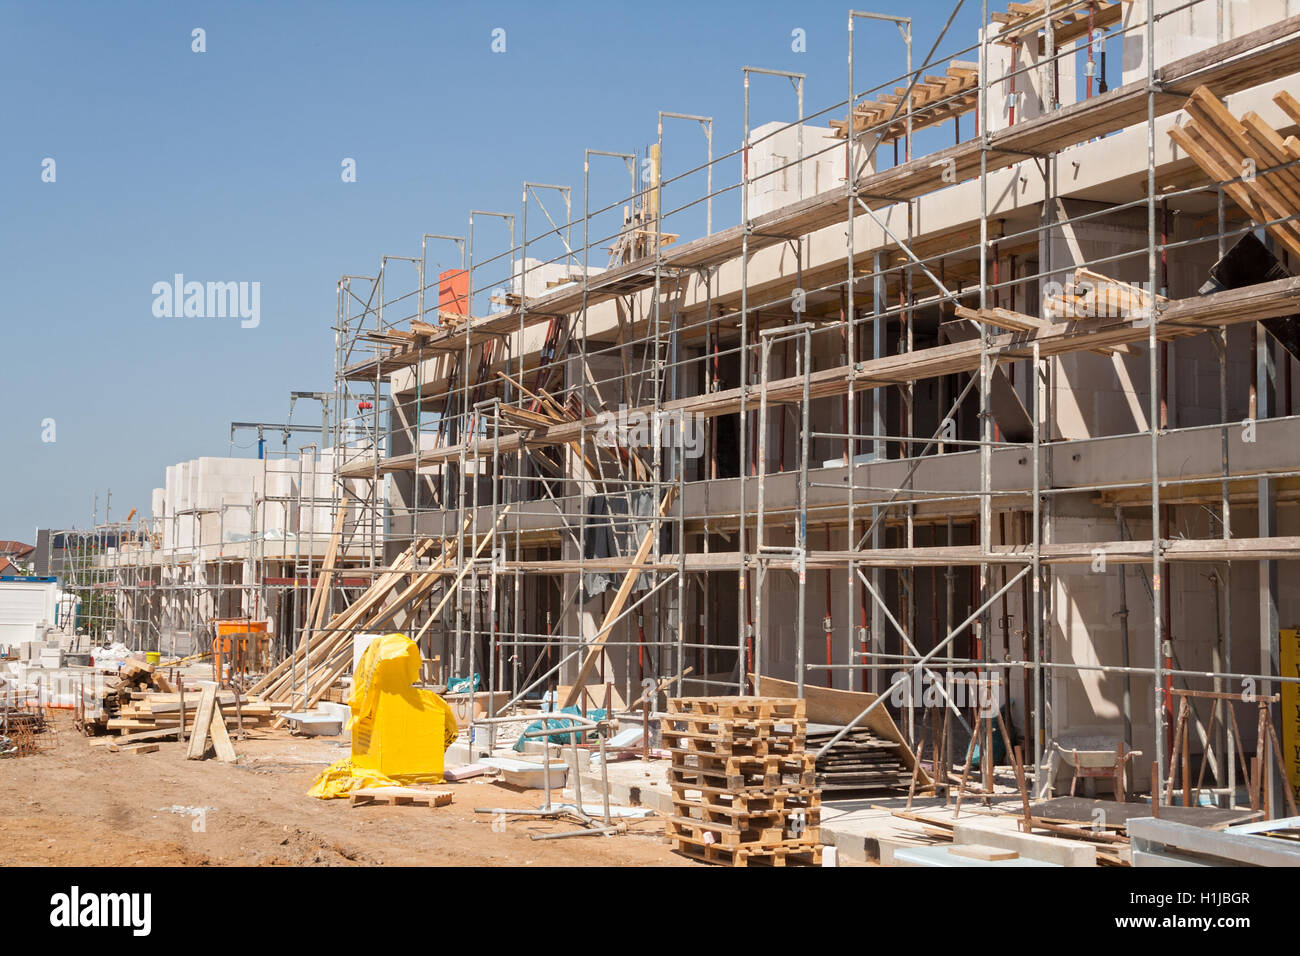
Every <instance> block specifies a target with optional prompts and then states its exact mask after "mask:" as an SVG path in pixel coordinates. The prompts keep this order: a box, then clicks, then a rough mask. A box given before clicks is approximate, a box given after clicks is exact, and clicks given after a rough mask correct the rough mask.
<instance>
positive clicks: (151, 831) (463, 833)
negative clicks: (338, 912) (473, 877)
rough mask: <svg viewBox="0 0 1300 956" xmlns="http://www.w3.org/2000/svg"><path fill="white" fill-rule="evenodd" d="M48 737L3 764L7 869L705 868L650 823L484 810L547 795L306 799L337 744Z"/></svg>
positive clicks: (68, 725)
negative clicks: (113, 743) (586, 829)
mask: <svg viewBox="0 0 1300 956" xmlns="http://www.w3.org/2000/svg"><path fill="white" fill-rule="evenodd" d="M39 739H40V741H41V743H42V745H43V746H44V747H45V750H44V751H43V752H42V753H39V754H35V755H33V756H30V757H24V758H21V759H6V760H0V866H72V865H81V866H133V865H147V866H366V865H382V864H389V865H408V866H409V865H426V864H428V865H440V866H448V865H450V866H695V865H698V864H696V863H694V861H692V860H689V859H687V858H685V857H682V856H679V855H677V854H675V853H673V852H672V849H671V848H670V847H669V846H668V844H667V843H666V842H665V840H664V837H663V824H662V822H661V821H659V820H655V819H653V818H651V819H649V820H644V821H633V822H631V824H630V828H631V829H632V830H633V831H634V832H629V833H628V834H624V835H619V836H613V837H604V836H593V837H577V838H572V839H562V840H537V841H535V840H532V839H530V838H529V835H530V834H533V833H546V832H557V831H562V830H574V829H577V825H576V824H574V823H572V822H566V821H559V822H550V821H539V820H536V819H530V818H528V817H524V816H518V815H509V816H507V817H505V819H504V820H501V819H500V818H497V819H496V820H495V823H494V817H493V815H491V814H479V813H475V812H474V808H476V807H501V808H511V809H513V808H527V807H536V806H539V805H540V804H541V803H542V802H543V799H542V793H541V791H538V790H530V791H520V790H514V789H511V788H508V787H505V786H503V785H500V784H492V783H483V782H477V783H476V782H473V781H466V782H464V783H459V784H446V785H445V787H446V788H447V789H450V790H452V791H454V793H455V798H454V800H453V802H452V804H451V805H450V806H445V807H436V808H428V807H414V806H404V807H389V806H375V805H370V806H359V807H356V808H355V809H354V808H352V807H351V806H350V802H349V801H347V800H317V799H315V798H312V797H309V796H307V788H308V787H309V786H311V783H312V781H313V780H314V779H315V778H316V776H317V774H318V773H319V772H320V770H321V769H322V768H324V767H325V766H326V765H327V764H329V763H331V762H333V761H334V760H337V759H339V758H340V757H344V756H347V743H346V741H345V740H339V739H336V738H295V737H291V736H289V735H288V733H287V732H285V731H260V732H257V733H256V736H253V735H250V737H249V739H247V740H244V741H236V742H235V749H236V751H237V753H238V754H239V755H240V758H239V760H238V762H237V763H235V764H225V763H221V762H219V761H217V760H216V759H215V758H212V757H209V758H208V759H207V760H203V761H195V760H186V759H185V753H184V749H183V748H182V747H181V745H180V744H179V743H177V742H174V741H173V742H169V743H163V744H162V745H161V746H160V749H159V750H158V751H157V752H156V753H151V754H142V755H139V756H134V755H130V754H121V753H116V754H115V753H109V752H108V751H107V750H106V749H105V748H103V747H92V746H91V745H90V743H89V741H88V740H87V738H84V737H82V736H81V735H80V734H79V733H77V731H76V730H75V729H74V728H73V726H72V722H71V718H70V716H68V715H63V714H60V715H58V716H57V717H56V719H55V721H54V731H53V733H52V734H42V735H41V736H40V738H39ZM555 799H556V800H560V799H561V794H560V792H559V791H556V792H555Z"/></svg>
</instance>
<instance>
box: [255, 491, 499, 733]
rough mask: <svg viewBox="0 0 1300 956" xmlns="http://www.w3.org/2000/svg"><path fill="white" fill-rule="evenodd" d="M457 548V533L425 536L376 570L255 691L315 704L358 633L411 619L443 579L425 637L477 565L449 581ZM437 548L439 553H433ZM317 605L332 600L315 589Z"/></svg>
mask: <svg viewBox="0 0 1300 956" xmlns="http://www.w3.org/2000/svg"><path fill="white" fill-rule="evenodd" d="M509 512H510V506H509V505H507V506H505V507H504V508H502V509H501V510H500V511H499V512H498V513H497V517H496V523H497V524H499V523H500V522H501V520H502V519H503V518H504V517H505V516H506V515H507V514H508V513H509ZM473 521H474V516H473V515H470V516H469V517H467V518H466V519H465V524H464V526H463V528H462V529H461V530H462V533H468V532H469V531H470V527H471V525H472V524H473ZM493 532H494V528H488V529H487V530H486V531H485V532H484V533H483V534H482V535H480V537H479V540H478V543H477V544H476V545H475V546H474V549H473V551H472V553H471V555H470V557H471V558H477V557H479V555H480V554H482V552H483V549H484V548H485V547H486V546H487V545H488V543H489V542H490V541H491V540H492V537H493ZM467 541H468V542H471V543H472V542H473V538H472V537H469V538H468V539H467ZM457 548H458V542H457V539H456V538H454V537H453V538H445V539H437V538H421V539H418V540H417V541H415V542H413V543H412V544H411V545H410V546H409V547H408V548H407V549H406V550H405V551H403V552H402V553H401V554H400V555H398V557H397V559H396V560H394V561H393V563H392V564H391V565H390V566H389V567H388V568H387V569H386V570H385V571H383V572H382V573H380V574H378V575H376V576H375V578H374V580H373V581H372V582H371V585H370V587H369V588H367V589H366V592H365V593H364V594H362V595H361V597H359V598H358V599H357V600H356V601H355V602H354V603H353V604H352V605H351V607H349V608H347V610H344V611H341V612H339V613H338V614H335V615H334V616H333V617H331V618H329V621H328V623H327V624H325V625H324V626H323V627H317V628H315V629H313V630H312V631H311V632H310V634H309V638H308V639H307V640H301V641H299V642H298V645H297V647H295V648H294V652H293V654H292V655H290V656H289V657H287V658H285V660H283V661H281V662H280V663H279V664H278V665H276V666H275V667H274V668H272V669H271V670H270V672H268V673H267V675H266V676H265V677H263V678H262V679H261V680H260V681H258V682H257V683H256V684H254V685H253V686H252V687H250V688H249V693H250V694H256V695H258V697H259V698H260V700H262V701H268V702H272V703H284V702H290V701H292V703H293V705H294V706H295V707H298V708H300V709H302V710H308V709H310V708H312V707H315V706H316V705H317V704H318V703H319V702H320V701H321V700H323V699H324V698H325V696H326V695H327V694H330V693H331V690H332V689H333V688H334V686H335V684H336V683H337V682H338V681H339V679H340V678H342V677H343V675H344V674H346V673H347V670H348V668H349V667H351V665H352V638H353V635H355V634H359V633H369V632H380V631H383V630H385V629H387V628H390V627H391V626H395V622H397V621H398V619H399V617H400V618H401V619H402V620H403V621H406V620H409V619H411V618H412V617H413V615H414V613H415V611H416V609H417V608H418V607H419V605H420V603H421V602H423V601H424V600H425V599H426V598H428V597H429V595H430V594H431V593H432V592H433V590H434V588H435V587H436V586H437V585H438V583H439V582H444V583H445V585H446V586H445V588H444V594H443V597H442V600H441V601H440V602H439V603H438V605H437V606H436V607H435V608H434V610H433V612H432V613H431V614H430V615H429V617H428V618H427V619H426V621H425V623H424V626H423V627H422V628H421V629H420V631H419V633H418V634H416V635H415V636H414V639H415V640H419V639H420V637H422V636H423V635H424V633H425V632H426V631H427V630H428V628H429V626H430V625H431V624H432V623H433V622H434V621H435V620H437V619H438V617H439V616H440V615H441V613H442V611H443V609H444V608H445V607H446V606H447V604H448V602H449V601H450V600H451V597H452V595H453V594H455V592H456V590H457V589H458V588H459V587H460V585H461V583H462V582H463V580H464V579H465V576H466V575H467V574H469V572H470V570H471V568H472V567H473V565H472V563H471V561H466V562H464V566H463V567H462V568H461V570H460V571H459V572H458V573H456V574H455V576H454V577H452V578H451V580H450V581H449V582H448V581H446V578H448V577H450V576H451V575H452V571H451V568H452V567H453V566H454V564H455V557H456V552H457ZM435 549H437V550H436V556H434V557H430V554H431V553H433V552H434V551H435ZM317 587H318V589H320V588H325V587H328V581H327V580H326V578H325V575H322V576H321V579H320V581H319V582H318V585H317ZM312 608H313V609H314V613H315V614H316V615H317V620H321V619H322V618H323V615H324V613H325V610H326V609H327V608H328V604H327V602H326V601H325V600H324V598H323V597H322V598H319V599H318V598H317V597H316V596H315V595H313V600H312ZM283 723H284V718H283V717H276V719H275V721H274V723H273V725H272V726H276V727H279V726H282V725H283Z"/></svg>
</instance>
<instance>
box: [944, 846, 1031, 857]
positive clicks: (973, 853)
mask: <svg viewBox="0 0 1300 956" xmlns="http://www.w3.org/2000/svg"><path fill="white" fill-rule="evenodd" d="M948 852H949V853H951V854H952V855H953V856H962V857H966V858H968V859H971V860H1018V859H1019V858H1020V854H1019V853H1018V852H1016V851H1015V850H1004V849H1001V848H999V847H996V846H984V845H983V844H980V843H956V844H953V845H952V846H950V847H948Z"/></svg>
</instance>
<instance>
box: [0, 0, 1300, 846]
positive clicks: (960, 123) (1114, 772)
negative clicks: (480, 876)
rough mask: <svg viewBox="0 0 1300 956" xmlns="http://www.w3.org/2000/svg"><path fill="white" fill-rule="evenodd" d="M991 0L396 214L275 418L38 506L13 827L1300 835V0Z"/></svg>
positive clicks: (313, 838) (17, 686) (8, 700)
mask: <svg viewBox="0 0 1300 956" xmlns="http://www.w3.org/2000/svg"><path fill="white" fill-rule="evenodd" d="M981 2H982V6H981V7H980V20H979V22H981V23H983V24H984V28H983V29H982V30H979V31H977V32H976V33H975V35H969V34H967V33H965V32H963V31H961V30H959V29H957V28H955V27H953V24H954V22H956V20H957V18H958V13H959V11H963V14H964V15H969V14H970V10H969V7H970V5H971V0H965V3H964V4H963V2H957V3H956V4H955V6H954V8H953V10H952V15H951V16H950V17H948V19H947V22H946V23H944V22H936V23H926V24H924V29H922V24H921V23H920V22H919V21H918V22H917V23H916V24H913V22H912V20H911V19H908V18H906V17H902V16H895V15H892V14H885V13H871V12H863V11H846V20H845V26H846V29H845V32H844V34H843V37H842V41H843V51H844V54H845V55H846V56H847V64H848V84H847V87H846V88H845V89H844V90H843V91H842V94H841V96H842V98H841V99H839V100H838V101H837V102H834V103H830V104H825V105H822V104H813V103H805V101H804V83H805V80H806V75H805V74H803V73H795V72H787V71H781V70H772V69H766V68H762V67H759V66H750V65H743V64H735V67H736V74H737V75H736V77H735V82H736V94H737V95H736V100H737V103H738V104H740V103H742V102H743V123H744V126H743V129H744V134H743V137H742V138H741V140H740V142H739V143H724V142H722V141H720V140H719V141H718V142H715V140H714V135H713V124H714V117H710V116H703V115H696V114H692V113H684V112H668V111H661V112H660V113H659V115H658V122H657V126H649V127H648V128H647V131H646V138H645V143H646V145H641V146H629V147H620V146H619V144H610V143H596V144H593V145H592V146H589V144H587V143H582V142H578V141H574V142H573V143H572V146H573V148H574V150H575V153H576V151H578V150H582V151H583V153H582V168H581V174H582V181H581V182H577V181H576V179H575V182H574V184H572V185H556V184H547V183H538V182H531V181H525V182H524V183H523V184H522V190H521V203H520V205H519V206H518V207H517V208H514V209H507V210H483V209H471V208H467V209H466V210H465V219H464V220H463V221H461V222H458V223H445V222H441V223H440V222H434V223H430V224H429V228H430V229H431V230H437V231H436V232H428V233H423V234H422V235H418V236H411V237H409V239H410V242H409V245H408V246H407V247H406V248H405V249H403V250H402V252H403V253H404V254H402V255H395V254H384V253H382V252H381V251H380V250H376V251H375V256H374V259H373V261H371V262H369V263H358V264H357V266H356V268H357V272H356V273H355V274H346V275H342V276H338V277H332V276H331V277H328V278H326V279H325V280H324V281H336V283H337V285H336V300H337V310H336V312H335V314H334V315H332V316H322V317H320V321H319V324H318V331H317V333H316V334H318V335H319V336H321V337H325V336H327V335H329V336H332V342H333V347H334V352H335V361H334V367H333V370H332V387H329V386H327V387H328V389H329V390H328V391H313V392H307V391H301V392H299V391H295V392H290V394H289V407H288V410H287V415H286V416H284V417H283V421H278V422H234V423H232V426H231V444H232V448H233V445H234V442H235V439H236V437H237V436H239V435H243V436H251V435H254V434H255V435H256V441H257V453H256V457H252V456H246V457H237V456H234V455H233V454H228V455H225V456H222V455H220V454H215V455H213V456H212V457H201V458H197V459H193V460H190V461H185V462H180V463H176V464H172V465H170V466H167V465H166V463H165V462H163V461H159V462H158V463H157V464H158V467H159V470H160V472H161V470H162V469H163V468H164V467H165V475H164V476H163V477H162V480H161V482H160V484H159V487H157V489H156V490H155V491H154V493H153V498H152V501H151V502H148V506H147V507H145V506H144V503H136V502H129V503H128V504H134V505H137V507H138V508H139V510H133V511H131V512H130V513H129V514H127V516H126V517H125V518H124V519H121V520H116V521H114V520H110V517H111V514H112V511H111V510H110V508H111V503H110V502H109V501H108V500H105V502H104V511H103V515H102V516H101V515H100V514H99V513H98V505H97V506H96V514H94V515H92V517H91V521H90V522H89V523H87V524H83V525H81V526H80V527H78V526H77V525H76V524H75V522H73V521H71V520H70V521H69V523H68V525H67V526H66V527H61V528H51V529H38V534H37V540H36V542H35V551H34V553H33V554H32V556H31V561H32V566H31V568H30V573H28V574H26V575H22V576H19V577H15V578H12V579H10V580H5V579H4V578H0V608H3V611H4V613H0V655H5V657H4V659H0V704H2V705H3V708H4V709H3V712H2V713H0V743H3V744H4V746H3V747H0V755H2V756H4V757H6V758H12V759H5V760H3V761H0V771H2V772H0V801H5V802H7V803H10V804H11V805H12V806H13V807H16V808H18V809H15V810H14V812H13V813H12V815H11V816H10V817H9V818H8V819H7V820H6V825H5V827H4V829H5V830H6V831H7V834H6V836H7V839H6V840H5V841H3V843H4V844H5V845H3V846H0V863H41V862H49V861H51V860H57V859H60V858H62V859H64V860H65V861H71V860H74V859H75V860H77V861H78V862H83V863H84V862H91V863H101V864H106V865H133V864H136V863H140V862H143V861H145V860H146V859H147V860H150V861H152V862H164V863H169V864H175V865H188V864H194V863H244V864H269V863H290V864H319V863H340V864H345V865H346V864H350V863H405V862H421V860H422V859H424V858H423V857H422V856H421V854H422V852H423V851H424V849H425V848H426V847H427V846H431V845H437V846H438V847H439V848H440V851H441V852H442V853H443V856H442V858H441V859H442V861H443V862H452V863H455V864H460V865H473V864H484V863H491V864H493V865H507V864H511V865H525V864H527V865H531V864H543V865H545V864H567V865H624V866H626V865H654V866H663V865H673V866H690V865H700V864H703V865H713V866H719V865H721V866H800V865H803V866H841V867H844V866H872V865H879V866H908V867H951V866H980V867H985V866H1001V867H1004V868H1005V867H1012V868H1014V867H1024V866H1028V867H1043V866H1052V867H1142V866H1173V865H1179V866H1227V865H1231V866H1245V865H1250V866H1287V865H1291V866H1294V865H1297V864H1300V842H1297V841H1300V811H1298V810H1297V808H1296V800H1297V798H1300V566H1297V563H1296V561H1297V559H1300V507H1298V506H1300V417H1296V415H1295V414H1294V410H1293V403H1294V402H1295V401H1296V399H1297V398H1300V382H1297V381H1294V378H1295V374H1294V373H1295V372H1296V370H1297V368H1300V366H1298V365H1297V363H1298V362H1300V271H1297V265H1298V264H1300V2H1296V0H1252V2H1250V3H1241V2H1233V0H1031V2H1026V3H1019V2H1011V3H1008V2H1006V0H981ZM963 8H965V9H963ZM950 28H951V29H950ZM914 32H915V35H916V37H917V40H916V43H915V45H914V43H913V37H914ZM922 34H924V38H922ZM932 37H933V39H931V38H932ZM883 44H888V45H895V46H901V47H903V48H904V52H905V55H906V62H907V71H906V72H905V73H903V74H902V75H899V76H890V77H885V76H880V75H876V74H877V73H878V70H877V69H876V68H875V64H876V60H875V59H874V58H873V57H872V56H870V55H869V52H868V51H869V50H870V49H871V48H872V46H873V45H883ZM810 62H814V63H815V62H816V61H810ZM759 86H762V87H763V88H764V89H765V90H768V91H769V92H770V89H769V88H773V89H778V90H781V91H782V95H786V94H788V107H789V108H788V112H787V113H786V114H784V115H779V116H772V115H762V116H759V115H758V114H757V111H756V110H755V111H753V114H754V115H751V103H750V98H751V87H759ZM742 97H743V100H742ZM765 102H766V100H765ZM665 105H676V104H665ZM665 127H668V128H669V129H670V130H676V131H677V132H678V133H682V132H684V131H689V132H690V134H691V135H692V136H694V137H695V143H696V148H695V149H694V151H693V152H687V151H686V150H685V149H679V150H678V151H677V152H674V151H672V150H671V149H667V148H665ZM681 139H682V137H673V138H671V142H673V143H678V142H680V141H681ZM596 146H598V147H600V148H594V147H596ZM619 148H627V150H628V151H626V152H620V151H618V149H619ZM593 167H598V168H599V169H601V170H603V171H605V172H606V173H608V171H609V170H610V169H614V170H616V171H617V173H618V174H619V175H624V176H625V178H624V179H623V180H622V182H623V183H624V184H625V188H624V189H623V191H621V192H615V193H610V194H603V192H602V191H601V190H599V189H592V188H591V174H592V170H593ZM607 181H608V180H607V178H606V179H603V180H602V182H607ZM446 189H448V190H455V189H457V187H456V185H455V184H454V183H447V184H446ZM468 201H469V202H473V198H472V196H470V197H469V198H468ZM1293 256H1294V257H1296V262H1294V263H1293V262H1292V261H1291V259H1292V257H1293ZM449 257H450V259H451V261H453V262H454V263H455V265H454V266H453V267H450V268H447V267H442V268H439V267H437V266H436V265H435V264H434V263H435V262H446V261H447V260H448V258H449ZM431 266H432V268H431ZM299 373H301V374H305V375H309V376H310V377H314V378H316V379H318V380H319V381H322V382H325V381H328V380H329V378H330V370H327V369H301V368H300V369H297V370H295V375H297V374H299ZM291 384H292V383H291ZM295 420H296V421H297V422H298V424H294V422H295ZM217 437H220V436H217ZM146 511H147V512H148V513H147V514H146V513H145V512H146ZM119 512H120V509H119ZM20 590H21V591H22V593H21V594H19V591H20ZM213 754H214V755H215V760H210V759H206V758H208V757H209V755H213ZM19 758H21V759H19ZM127 760H130V761H131V765H130V766H129V767H128V768H127V769H128V771H129V772H128V773H122V772H121V771H120V770H119V771H118V772H117V774H116V775H117V776H120V777H121V778H122V779H123V780H124V781H125V780H128V779H130V778H133V777H136V776H137V775H138V772H139V770H140V769H141V768H140V764H141V763H144V762H152V764H153V765H154V766H155V767H156V769H155V771H154V772H153V773H152V774H150V775H149V781H148V782H147V783H139V782H136V783H133V784H132V785H133V786H138V787H140V788H141V789H140V790H139V791H138V792H137V793H135V794H134V795H132V792H131V791H130V790H129V789H123V790H122V791H121V792H109V795H108V796H107V797H105V796H104V795H103V794H102V793H97V794H94V795H92V794H86V793H80V792H78V788H77V787H76V786H75V781H76V780H78V779H79V775H80V774H82V773H84V772H86V768H87V767H88V766H89V765H92V764H95V765H98V768H97V769H96V770H95V772H96V773H97V775H98V777H99V778H101V779H103V778H106V777H111V776H115V774H114V773H113V767H112V765H113V763H114V762H118V763H119V765H120V762H122V761H127ZM160 781H162V782H163V783H165V784H166V786H163V785H162V783H160ZM51 786H53V789H55V790H57V794H56V793H55V792H52V791H51ZM231 786H235V787H238V788H240V789H241V791H242V792H243V793H244V794H245V797H246V799H245V800H244V801H243V803H242V805H241V806H240V807H239V808H238V809H236V808H235V806H234V805H233V804H232V805H231V807H230V808H228V809H223V808H220V807H218V808H217V809H213V808H212V807H211V806H209V804H211V803H212V802H213V801H214V800H215V799H216V797H215V796H214V794H215V792H216V791H217V790H218V789H219V788H222V787H231ZM309 789H310V794H309ZM177 794H182V796H177ZM205 794H207V795H208V796H207V797H205V796H204V795H205ZM332 797H337V798H344V799H328V798H332ZM317 798H326V799H317ZM178 800H180V801H181V802H180V803H177V801H178ZM35 801H39V802H40V803H41V804H44V806H43V807H41V806H37V807H36V808H35V809H31V810H30V812H28V811H26V810H23V809H21V808H22V807H24V806H28V805H30V804H32V803H33V802H35ZM87 801H90V802H87ZM95 801H101V802H102V803H96V802H95ZM141 801H143V802H141ZM157 801H162V802H163V803H171V804H173V805H172V806H171V807H162V808H161V810H160V809H159V808H157V807H155V802H157ZM146 803H147V806H146V805H145V804H146ZM263 804H265V806H263ZM376 804H380V805H383V806H376ZM417 808H419V809H417ZM88 809H89V810H90V811H91V812H94V813H96V814H105V815H106V817H107V819H110V820H111V821H112V822H113V825H114V829H115V832H117V833H118V834H122V835H125V834H127V833H134V835H133V836H132V837H131V839H130V840H126V839H123V840H122V841H118V842H115V843H114V844H113V845H112V846H109V847H104V848H102V850H101V851H96V852H99V853H100V854H101V855H95V854H94V853H92V854H91V856H90V857H89V858H87V856H86V854H87V853H91V851H90V850H88V849H86V848H85V847H84V846H81V845H80V844H78V843H77V842H76V841H77V840H78V837H77V835H76V832H75V827H74V826H73V825H72V823H71V820H72V818H73V817H75V816H76V815H77V814H81V813H85V812H87V810H88ZM162 810H169V811H170V812H169V813H163V814H162V816H163V817H164V819H167V820H170V819H171V818H172V817H174V818H175V820H174V825H171V824H169V827H170V829H168V828H162V829H157V828H156V829H155V834H156V836H155V837H150V838H148V839H146V838H144V837H143V836H141V835H140V834H139V833H138V832H136V831H137V830H139V829H140V828H142V827H143V826H144V825H145V821H146V820H152V819H154V818H156V816H157V815H158V814H159V813H160V812H161V811H162ZM223 815H224V816H223ZM362 816H365V817H366V819H365V820H364V821H362V820H359V819H358V818H359V817H362ZM51 817H55V818H57V819H58V820H62V819H64V818H65V817H66V818H67V820H68V823H67V826H66V827H64V826H62V825H61V824H57V825H56V823H55V822H54V821H52V820H51ZM430 819H432V820H433V823H432V827H433V828H434V835H433V836H430V826H431V824H430V822H429V821H430ZM199 820H206V824H205V828H204V829H203V830H200V829H198V828H197V826H196V821H199ZM227 820H230V821H232V824H233V825H229V826H228V825H227V824H226V821H227ZM218 821H220V823H218ZM290 822H291V823H292V824H293V832H291V833H286V832H285V831H288V830H289V829H290V828H289V827H287V826H282V824H285V823H290ZM150 825H151V826H155V827H156V820H155V823H154V824H150ZM172 830H174V831H175V832H174V833H173V832H172ZM587 836H600V837H604V838H605V839H601V840H590V839H569V838H574V837H587ZM56 839H57V841H58V843H59V847H58V849H53V847H54V845H55V840H56ZM47 840H48V843H49V846H48V847H47V846H46V841H47ZM69 841H70V842H71V846H70V847H69V848H68V849H67V850H64V849H63V846H64V844H65V842H69ZM205 841H206V842H205ZM217 841H220V842H217ZM542 841H545V842H542ZM214 847H217V848H216V849H214ZM60 853H66V854H67V855H66V856H63V857H60V856H59V855H58V854H60Z"/></svg>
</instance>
